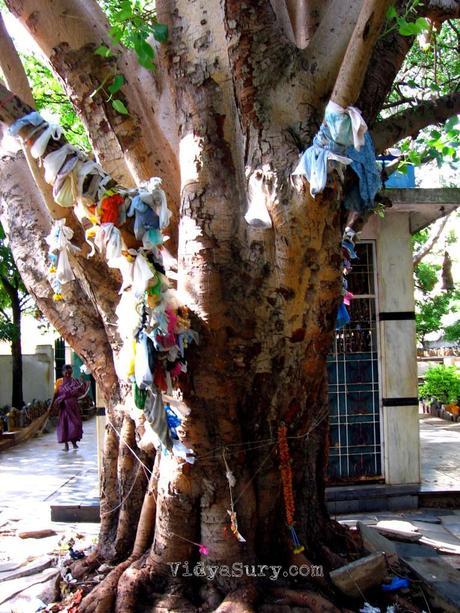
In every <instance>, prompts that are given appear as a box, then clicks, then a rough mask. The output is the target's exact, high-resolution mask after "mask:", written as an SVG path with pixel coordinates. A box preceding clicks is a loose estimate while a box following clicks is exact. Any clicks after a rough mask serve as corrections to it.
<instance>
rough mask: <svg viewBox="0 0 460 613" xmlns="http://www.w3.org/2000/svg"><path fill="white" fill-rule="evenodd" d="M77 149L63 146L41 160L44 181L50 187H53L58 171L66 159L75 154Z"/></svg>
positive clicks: (71, 146)
mask: <svg viewBox="0 0 460 613" xmlns="http://www.w3.org/2000/svg"><path fill="white" fill-rule="evenodd" d="M76 152H77V149H76V148H75V147H74V146H73V145H69V144H66V145H63V146H62V147H60V148H59V149H58V150H57V151H52V152H51V153H48V155H47V156H46V158H45V159H44V160H43V166H44V168H45V181H46V182H47V183H49V184H50V185H53V184H54V182H55V180H56V177H57V174H58V172H59V170H60V169H61V167H62V165H63V164H64V162H65V160H66V157H67V156H68V155H70V154H72V153H76Z"/></svg>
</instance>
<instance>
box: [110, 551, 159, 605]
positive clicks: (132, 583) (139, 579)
mask: <svg viewBox="0 0 460 613" xmlns="http://www.w3.org/2000/svg"><path fill="white" fill-rule="evenodd" d="M147 557H148V556H147V554H146V555H144V556H143V557H142V558H140V559H139V560H136V561H135V562H133V563H132V564H131V565H130V566H129V567H128V568H127V569H126V570H125V571H124V572H123V574H122V575H121V577H120V580H119V581H118V588H117V601H116V605H115V613H135V611H136V600H137V596H138V593H139V588H140V587H141V585H142V584H143V583H144V582H146V581H147V580H148V579H150V576H151V573H152V570H153V567H152V565H149V564H147V565H145V562H146V559H147Z"/></svg>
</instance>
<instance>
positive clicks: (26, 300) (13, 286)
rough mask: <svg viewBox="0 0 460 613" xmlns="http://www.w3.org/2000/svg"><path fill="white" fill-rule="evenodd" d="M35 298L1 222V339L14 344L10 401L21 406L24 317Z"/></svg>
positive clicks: (16, 405)
mask: <svg viewBox="0 0 460 613" xmlns="http://www.w3.org/2000/svg"><path fill="white" fill-rule="evenodd" d="M31 306H32V300H31V297H30V295H29V293H28V292H27V290H26V288H25V286H24V283H23V282H22V279H21V275H20V274H19V271H18V269H17V268H16V264H15V263H14V259H13V254H12V253H11V249H10V247H9V245H8V240H7V238H6V236H5V232H4V230H3V227H2V226H1V224H0V340H2V341H7V342H8V343H10V345H11V356H12V373H11V375H12V397H11V404H12V405H13V406H15V407H21V406H22V404H23V400H24V397H23V388H22V347H21V317H22V314H23V313H24V311H26V310H27V309H30V308H31Z"/></svg>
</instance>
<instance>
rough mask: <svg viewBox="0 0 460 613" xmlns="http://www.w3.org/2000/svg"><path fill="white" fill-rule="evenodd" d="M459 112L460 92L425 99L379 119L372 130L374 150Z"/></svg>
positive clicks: (414, 134)
mask: <svg viewBox="0 0 460 613" xmlns="http://www.w3.org/2000/svg"><path fill="white" fill-rule="evenodd" d="M456 113H460V92H456V93H453V94H446V95H445V96H441V97H440V98H437V99H436V100H427V101H426V102H422V103H420V104H419V105H418V106H416V107H414V108H409V109H406V110H405V111H402V112H401V113H397V114H396V115H391V116H390V117H387V118H386V119H383V120H382V121H379V122H378V123H377V124H376V125H375V128H374V130H373V136H374V143H375V148H376V151H378V152H382V151H384V150H385V149H387V148H388V147H391V145H394V144H395V143H397V142H398V141H399V140H401V139H402V138H406V137H407V136H412V137H415V136H417V134H418V133H419V132H420V130H422V129H423V128H426V126H429V125H431V124H434V123H441V122H444V121H445V120H446V119H448V118H449V117H452V115H455V114H456Z"/></svg>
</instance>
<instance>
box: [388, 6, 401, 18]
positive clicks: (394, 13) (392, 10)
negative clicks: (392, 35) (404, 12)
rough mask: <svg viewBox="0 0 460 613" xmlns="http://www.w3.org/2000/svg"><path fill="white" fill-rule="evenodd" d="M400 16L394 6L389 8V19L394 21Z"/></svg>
mask: <svg viewBox="0 0 460 613" xmlns="http://www.w3.org/2000/svg"><path fill="white" fill-rule="evenodd" d="M397 16H398V13H397V11H396V9H395V7H394V6H389V7H388V10H387V19H394V18H395V17H397Z"/></svg>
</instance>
